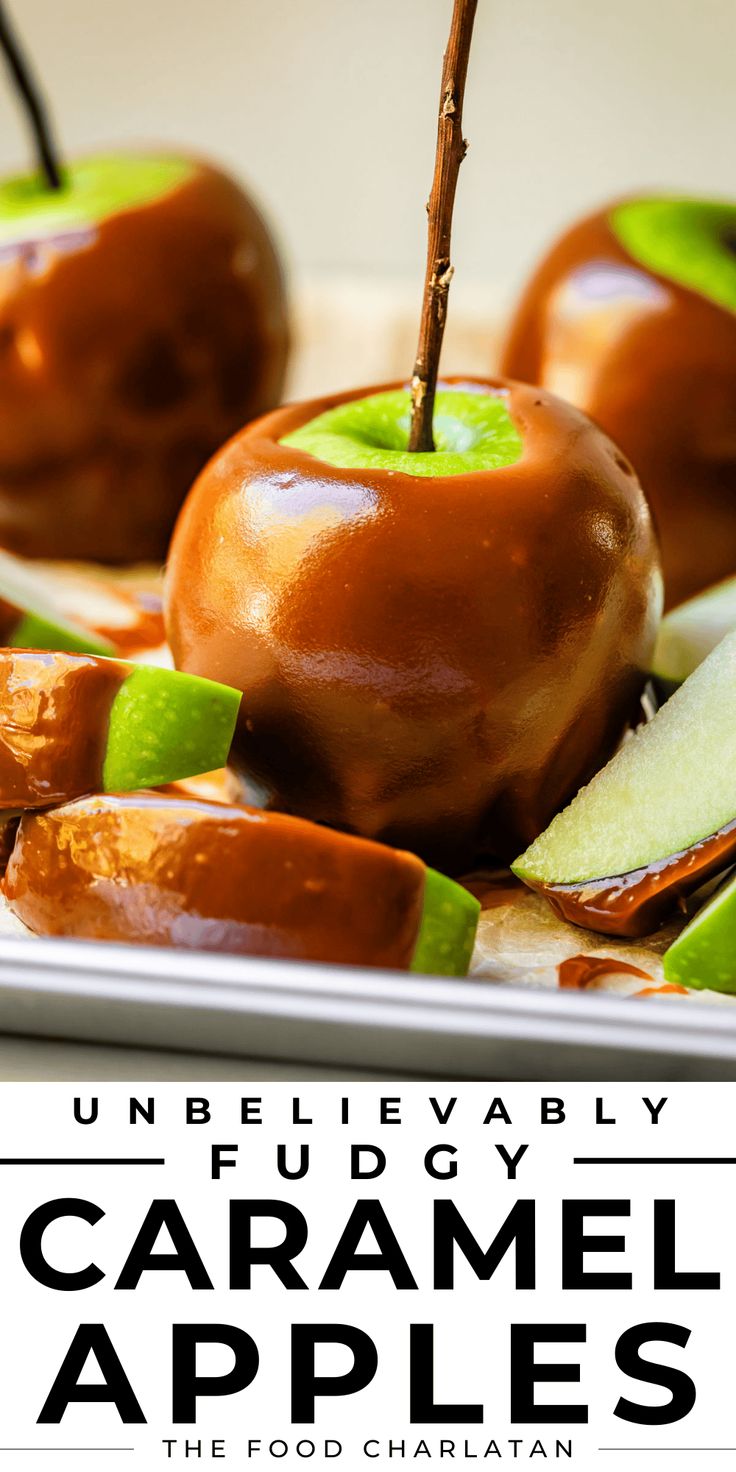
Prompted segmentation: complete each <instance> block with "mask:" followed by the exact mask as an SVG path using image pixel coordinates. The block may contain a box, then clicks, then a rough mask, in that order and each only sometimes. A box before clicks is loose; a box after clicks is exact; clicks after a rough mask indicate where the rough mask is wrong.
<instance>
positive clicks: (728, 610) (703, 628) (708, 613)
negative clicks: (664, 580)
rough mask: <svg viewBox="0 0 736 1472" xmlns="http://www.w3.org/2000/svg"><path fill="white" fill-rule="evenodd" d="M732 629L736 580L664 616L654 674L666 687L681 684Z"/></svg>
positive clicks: (735, 625)
mask: <svg viewBox="0 0 736 1472" xmlns="http://www.w3.org/2000/svg"><path fill="white" fill-rule="evenodd" d="M732 629H736V577H733V578H726V579H725V581H724V582H722V583H716V584H715V586H714V587H712V588H706V590H705V592H703V593H698V594H697V595H696V597H695V598H689V599H688V601H687V603H681V604H680V606H679V608H673V609H672V612H671V613H668V614H666V615H665V617H664V618H663V619H662V623H661V625H660V629H659V634H658V636H657V643H656V646H655V650H654V658H653V660H652V674H653V675H654V676H655V678H656V679H658V680H660V681H662V682H664V684H665V685H668V686H672V685H681V684H682V682H683V680H686V679H687V678H688V675H691V674H692V673H693V670H696V669H697V667H698V665H699V664H702V662H703V660H704V659H705V658H706V656H707V655H709V654H710V653H711V651H712V650H713V649H715V647H716V644H720V641H721V639H723V638H724V637H725V635H726V634H728V633H730V632H731V630H732Z"/></svg>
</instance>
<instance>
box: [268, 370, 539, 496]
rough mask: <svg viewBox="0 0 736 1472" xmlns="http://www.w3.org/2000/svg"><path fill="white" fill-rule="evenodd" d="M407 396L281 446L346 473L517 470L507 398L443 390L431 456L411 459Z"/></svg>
mask: <svg viewBox="0 0 736 1472" xmlns="http://www.w3.org/2000/svg"><path fill="white" fill-rule="evenodd" d="M410 423H411V397H410V394H409V390H408V389H407V390H402V389H389V390H387V391H385V392H383V393H377V394H370V395H369V397H368V398H365V399H350V400H348V402H347V403H344V404H338V405H337V406H336V408H334V409H327V410H326V411H325V413H323V414H318V415H317V417H316V418H315V419H311V420H309V422H308V423H307V424H304V425H302V427H301V429H296V430H294V431H292V433H291V434H287V435H284V437H283V439H282V441H281V443H282V444H284V445H291V446H292V447H293V448H294V449H296V450H306V452H307V453H308V454H309V455H314V456H315V457H316V458H317V459H318V460H324V461H325V462H326V464H327V465H336V466H340V467H341V468H343V469H345V470H369V469H376V470H397V471H401V472H402V473H403V474H404V475H431V476H437V475H468V474H470V473H472V472H473V471H476V470H499V469H501V468H502V467H503V466H505V465H513V464H514V463H515V461H517V460H518V459H519V458H520V456H521V452H522V448H523V446H522V439H521V435H520V434H519V431H518V429H517V428H516V425H515V424H514V422H513V420H512V418H511V415H510V414H509V411H508V408H507V405H506V397H505V395H504V394H503V393H496V394H489V393H487V392H480V393H479V392H478V391H477V390H475V391H474V390H473V389H472V388H470V387H468V388H463V387H458V388H442V387H440V388H439V389H438V392H437V397H436V399H435V412H434V421H433V425H434V440H435V449H434V451H433V452H431V453H427V454H423V453H421V452H411V451H409V450H408V448H407V446H408V443H409V427H410Z"/></svg>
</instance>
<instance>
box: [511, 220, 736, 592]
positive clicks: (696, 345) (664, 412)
mask: <svg viewBox="0 0 736 1472" xmlns="http://www.w3.org/2000/svg"><path fill="white" fill-rule="evenodd" d="M611 208H613V206H612V207H610V208H609V209H607V210H602V211H601V212H600V213H598V214H594V215H591V216H589V217H588V218H587V219H585V220H582V221H581V222H580V223H579V224H577V225H575V226H574V227H573V228H572V229H571V230H569V231H568V233H567V234H566V235H564V236H563V237H562V239H561V240H559V241H558V242H557V244H556V245H555V246H553V248H552V250H551V251H550V252H549V254H548V255H547V256H546V257H545V258H544V260H543V261H542V262H541V264H540V266H539V267H538V269H537V270H536V272H535V273H534V275H533V276H532V278H531V281H530V282H529V284H528V286H527V288H526V290H525V292H524V294H523V296H522V298H521V301H520V303H519V306H518V308H517V310H516V313H515V315H514V318H513V321H512V324H511V328H510V332H509V335H508V339H507V341H506V344H505V348H504V351H503V353H502V356H501V368H502V371H503V372H504V373H508V374H510V375H512V376H513V377H515V378H522V379H525V380H526V381H527V382H529V383H541V384H543V385H544V386H545V387H546V388H548V389H551V390H552V392H553V393H559V394H562V395H563V396H564V397H565V398H567V399H569V400H570V401H571V403H573V404H576V405H577V406H578V408H580V409H583V410H584V411H585V413H586V414H589V415H590V416H591V418H592V419H595V420H596V422H597V423H598V424H600V425H601V426H602V427H603V429H605V430H606V432H607V433H608V434H610V435H611V436H612V437H613V439H614V440H615V441H616V443H617V444H619V445H620V446H621V448H622V450H624V452H625V454H626V455H628V456H629V458H630V459H631V461H632V463H633V465H634V466H635V468H636V472H637V475H638V476H639V479H640V481H641V484H642V486H643V488H644V491H645V493H646V496H647V498H648V500H649V502H650V504H651V506H652V510H653V513H654V519H655V523H656V526H657V531H658V533H659V538H660V543H661V548H662V566H663V569H664V579H665V598H666V603H667V605H668V606H673V605H675V604H677V603H680V602H682V601H683V599H685V598H689V597H690V596H691V595H692V594H693V593H696V592H698V590H699V589H701V588H704V587H706V586H707V585H708V584H710V583H713V582H716V581H718V580H719V579H720V578H723V577H727V576H728V575H729V574H731V573H733V572H734V571H736V316H735V315H734V314H733V313H731V312H728V311H726V310H725V308H722V307H720V306H717V305H716V304H715V303H713V302H711V301H709V300H708V299H707V298H706V297H703V296H700V295H698V293H697V292H695V291H689V290H688V289H687V288H685V287H683V286H679V285H678V284H677V283H675V282H673V281H670V280H669V279H667V278H666V277H661V276H656V275H653V274H651V273H650V272H649V271H647V269H646V268H645V267H644V266H642V265H640V264H639V263H638V262H637V261H635V260H634V259H633V258H632V257H631V256H629V255H628V253H627V252H626V250H625V249H624V247H623V246H622V245H621V244H620V243H619V241H618V240H617V238H616V236H615V235H614V233H613V231H612V229H611V227H610V225H609V223H608V218H609V215H610V212H611Z"/></svg>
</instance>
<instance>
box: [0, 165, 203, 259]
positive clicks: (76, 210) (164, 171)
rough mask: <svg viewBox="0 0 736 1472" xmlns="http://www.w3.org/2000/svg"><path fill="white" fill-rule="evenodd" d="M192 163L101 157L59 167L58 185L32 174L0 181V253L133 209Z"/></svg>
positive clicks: (174, 182) (184, 174)
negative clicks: (60, 183) (61, 172)
mask: <svg viewBox="0 0 736 1472" xmlns="http://www.w3.org/2000/svg"><path fill="white" fill-rule="evenodd" d="M194 167H195V166H194V165H193V164H192V163H190V162H188V161H187V160H186V159H182V158H173V157H169V156H165V155H162V156H160V157H156V156H148V155H143V154H141V155H136V154H130V155H126V154H113V155H110V156H109V157H108V156H105V155H101V156H100V157H97V158H89V159H80V160H78V161H76V162H72V163H70V164H68V165H67V166H66V167H65V169H64V176H63V180H64V182H63V187H62V188H61V189H53V190H52V189H49V188H48V187H47V185H46V184H45V182H44V180H43V179H42V178H41V177H40V176H38V175H34V174H22V175H18V176H16V177H15V178H12V179H4V180H3V181H2V182H0V250H1V249H2V248H3V246H8V245H14V244H16V243H17V242H19V241H23V240H29V241H30V240H32V241H34V242H35V241H38V240H43V239H49V238H53V237H55V236H63V235H73V234H76V233H78V232H79V231H84V230H87V229H89V227H90V225H94V224H95V222H96V221H98V220H103V219H105V218H106V216H108V215H114V214H116V213H118V211H120V210H128V209H134V208H136V207H138V206H141V205H145V204H148V203H150V201H151V200H154V199H158V198H160V196H161V195H163V194H167V193H169V191H170V190H172V189H176V188H178V186H179V185H180V184H182V183H184V181H185V180H186V179H187V178H189V176H190V175H191V174H192V173H193V172H194Z"/></svg>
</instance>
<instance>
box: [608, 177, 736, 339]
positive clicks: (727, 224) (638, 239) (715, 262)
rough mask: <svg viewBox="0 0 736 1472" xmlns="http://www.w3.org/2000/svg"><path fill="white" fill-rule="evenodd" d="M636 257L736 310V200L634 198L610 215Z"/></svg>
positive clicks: (618, 233)
mask: <svg viewBox="0 0 736 1472" xmlns="http://www.w3.org/2000/svg"><path fill="white" fill-rule="evenodd" d="M610 223H611V228H612V229H613V232H614V235H616V236H618V239H619V240H620V242H621V244H622V245H623V247H624V249H625V250H627V251H628V253H629V255H630V256H632V257H633V259H634V260H635V261H638V262H639V263H640V264H641V265H642V266H645V267H646V268H647V270H648V271H653V272H654V273H655V274H656V275H657V276H666V277H668V278H669V279H670V280H671V281H676V282H678V284H679V285H680V286H685V287H687V288H688V290H690V291H695V292H698V293H699V294H700V295H701V296H706V297H709V298H710V300H711V301H714V302H717V303H718V305H719V306H721V307H725V308H726V310H727V311H729V312H736V252H735V251H734V241H735V240H736V205H733V204H726V203H725V202H723V203H719V202H715V201H712V200H701V199H656V198H655V199H632V200H629V201H627V202H626V203H624V204H620V205H618V206H617V208H616V209H614V210H613V211H612V213H611V216H610Z"/></svg>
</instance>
